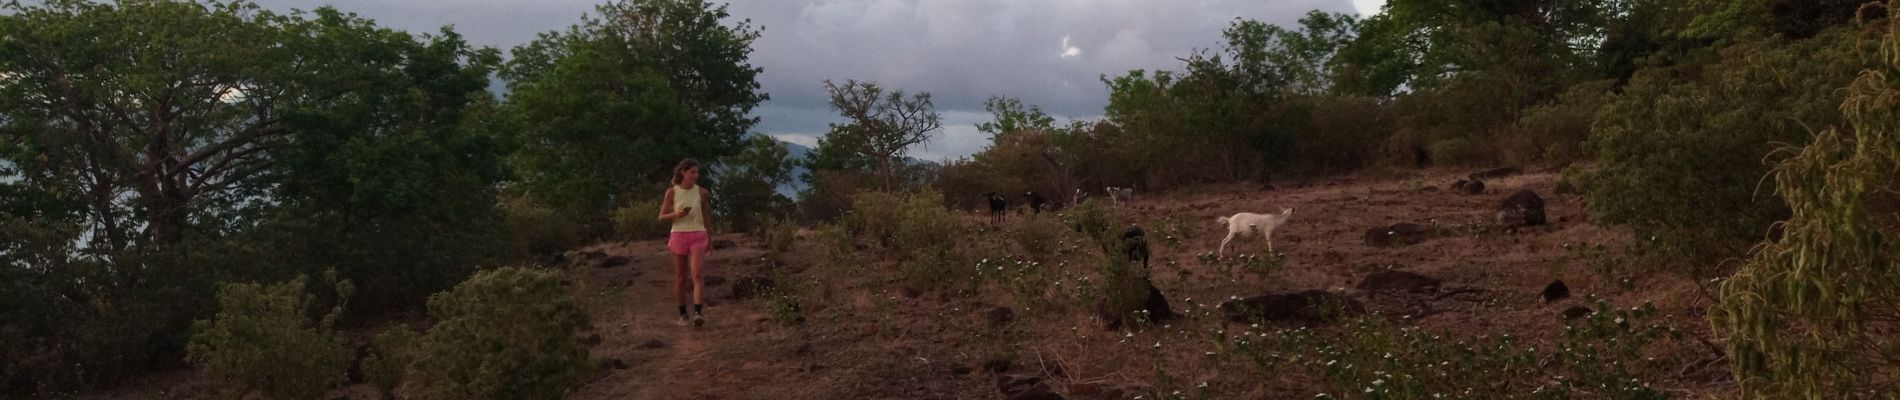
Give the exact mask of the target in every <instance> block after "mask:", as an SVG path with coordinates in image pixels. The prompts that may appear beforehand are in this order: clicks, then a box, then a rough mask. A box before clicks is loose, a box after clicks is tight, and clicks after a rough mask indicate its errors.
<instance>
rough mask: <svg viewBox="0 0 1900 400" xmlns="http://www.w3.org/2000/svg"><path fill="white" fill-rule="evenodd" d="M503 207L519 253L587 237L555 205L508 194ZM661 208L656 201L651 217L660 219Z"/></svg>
mask: <svg viewBox="0 0 1900 400" xmlns="http://www.w3.org/2000/svg"><path fill="white" fill-rule="evenodd" d="M500 208H501V213H502V217H503V221H504V225H505V226H506V227H507V228H508V231H509V233H510V234H511V239H512V240H510V241H511V242H514V244H515V246H516V248H517V251H516V253H517V254H555V253H559V252H562V251H566V250H567V249H571V248H574V246H578V245H580V244H581V243H582V242H584V241H585V240H586V237H585V235H586V233H585V232H586V231H585V230H583V229H581V228H579V227H578V226H577V223H576V222H574V221H572V220H571V219H570V218H568V217H564V216H562V215H561V214H559V213H557V212H555V211H554V209H553V208H549V207H547V206H543V205H540V204H536V203H535V201H534V199H532V198H530V197H528V196H524V195H519V194H509V195H505V196H503V198H502V200H501V207H500ZM659 209H660V206H659V205H658V204H653V208H652V210H653V212H654V214H655V215H653V216H652V217H654V218H658V213H659ZM629 210H631V207H629ZM656 221H657V219H656ZM656 223H657V222H656Z"/></svg>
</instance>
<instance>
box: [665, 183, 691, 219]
mask: <svg viewBox="0 0 1900 400" xmlns="http://www.w3.org/2000/svg"><path fill="white" fill-rule="evenodd" d="M685 215H686V211H673V188H672V187H668V188H666V199H665V200H661V201H660V222H673V220H674V219H678V218H679V217H682V216H685Z"/></svg>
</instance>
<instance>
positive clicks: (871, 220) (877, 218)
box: [841, 191, 904, 246]
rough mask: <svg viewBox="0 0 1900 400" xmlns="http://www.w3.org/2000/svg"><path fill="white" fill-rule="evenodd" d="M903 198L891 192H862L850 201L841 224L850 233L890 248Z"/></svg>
mask: <svg viewBox="0 0 1900 400" xmlns="http://www.w3.org/2000/svg"><path fill="white" fill-rule="evenodd" d="M903 207H904V196H903V195H901V194H899V193H892V192H876V191H873V192H862V193H858V194H857V196H855V197H853V198H852V199H851V211H849V212H847V213H846V214H845V216H844V218H843V220H842V221H841V222H843V223H844V225H845V226H847V227H850V228H851V231H852V233H856V234H858V235H862V236H863V237H868V238H871V240H872V242H873V243H877V245H879V246H890V245H891V244H892V243H891V240H892V239H893V238H892V237H891V235H892V233H894V232H895V231H896V230H897V222H898V217H900V216H902V215H903V214H904V210H903Z"/></svg>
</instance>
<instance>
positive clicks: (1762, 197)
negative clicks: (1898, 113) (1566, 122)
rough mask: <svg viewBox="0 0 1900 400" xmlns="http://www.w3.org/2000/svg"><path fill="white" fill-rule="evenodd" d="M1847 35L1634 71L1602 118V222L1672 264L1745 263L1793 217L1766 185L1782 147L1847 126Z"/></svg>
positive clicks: (1748, 47) (1597, 187) (1598, 195)
mask: <svg viewBox="0 0 1900 400" xmlns="http://www.w3.org/2000/svg"><path fill="white" fill-rule="evenodd" d="M1859 42H1860V41H1859V40H1856V39H1855V37H1854V36H1853V34H1852V32H1848V31H1845V30H1836V31H1831V32H1829V33H1827V34H1824V35H1822V36H1821V37H1819V38H1816V39H1813V40H1807V41H1799V42H1788V41H1783V40H1779V39H1769V40H1758V41H1752V42H1744V43H1740V44H1736V45H1733V46H1729V47H1727V48H1724V49H1721V51H1720V52H1719V54H1717V55H1715V56H1713V57H1714V59H1713V60H1709V61H1701V62H1689V63H1687V64H1685V65H1681V66H1675V67H1669V68H1660V69H1645V70H1642V71H1639V72H1638V73H1637V74H1636V76H1635V77H1634V78H1633V79H1631V81H1630V83H1629V85H1628V86H1627V87H1625V88H1624V91H1623V93H1622V94H1621V95H1618V96H1616V97H1615V98H1614V99H1612V100H1611V101H1610V102H1609V104H1608V105H1606V106H1605V107H1604V109H1603V110H1602V111H1601V112H1600V113H1599V114H1598V115H1597V119H1596V122H1595V123H1594V124H1593V125H1592V128H1591V130H1592V135H1591V137H1590V140H1589V142H1588V146H1589V149H1590V151H1591V152H1592V153H1594V155H1595V156H1596V158H1597V169H1596V170H1595V172H1594V173H1593V174H1591V175H1590V176H1587V177H1585V179H1583V180H1582V181H1581V182H1578V183H1580V184H1582V185H1583V189H1584V192H1586V193H1588V194H1589V196H1590V202H1589V206H1590V213H1591V215H1592V216H1593V217H1594V218H1595V219H1596V220H1598V221H1602V222H1605V223H1609V224H1621V225H1628V226H1630V227H1632V228H1635V230H1636V232H1637V233H1638V235H1639V238H1640V239H1642V240H1640V241H1639V243H1640V246H1639V249H1640V250H1642V251H1643V252H1644V253H1645V254H1647V255H1652V256H1661V257H1662V258H1663V259H1667V260H1679V261H1706V260H1711V259H1716V258H1722V257H1732V256H1740V255H1743V251H1744V250H1745V249H1747V248H1748V247H1749V246H1750V245H1752V244H1754V243H1755V242H1756V241H1759V240H1760V239H1761V238H1762V237H1763V235H1764V234H1765V233H1766V232H1767V227H1768V225H1769V224H1770V223H1772V222H1774V221H1777V220H1780V219H1782V218H1784V217H1786V216H1787V215H1788V209H1787V205H1786V204H1785V203H1784V202H1782V201H1781V200H1780V199H1778V198H1776V197H1775V196H1772V195H1771V193H1772V192H1771V191H1770V190H1768V189H1769V188H1768V187H1767V186H1765V181H1764V180H1763V177H1765V176H1767V174H1768V171H1769V164H1768V162H1772V160H1773V158H1774V157H1770V155H1771V153H1772V152H1773V150H1774V149H1775V148H1776V146H1779V145H1781V144H1796V145H1799V144H1803V143H1807V142H1808V141H1809V140H1810V139H1811V137H1812V132H1814V131H1815V130H1817V129H1821V128H1823V127H1827V126H1836V125H1840V123H1841V117H1840V111H1839V106H1840V104H1841V100H1842V99H1843V96H1844V95H1845V94H1844V92H1843V91H1841V90H1840V88H1841V87H1842V86H1845V85H1846V84H1847V83H1848V82H1850V81H1852V80H1853V78H1854V75H1855V73H1856V72H1857V71H1859V62H1858V61H1857V59H1858V58H1857V56H1856V55H1855V54H1854V51H1855V50H1854V48H1855V46H1856V45H1857V43H1859Z"/></svg>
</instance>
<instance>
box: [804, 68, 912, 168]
mask: <svg viewBox="0 0 1900 400" xmlns="http://www.w3.org/2000/svg"><path fill="white" fill-rule="evenodd" d="M825 91H826V92H828V93H830V95H831V108H832V110H836V111H838V113H839V114H840V115H843V116H844V117H845V118H848V119H850V122H846V123H845V124H843V125H839V124H832V125H831V133H830V134H828V135H826V139H827V140H826V141H825V142H823V143H820V146H819V147H821V148H824V147H837V149H835V150H842V151H843V152H846V153H850V154H855V155H857V156H860V157H863V158H864V159H867V161H869V162H870V163H871V164H873V165H875V166H876V168H877V170H876V172H877V175H878V177H879V183H880V185H882V187H883V188H884V189H885V190H892V189H896V188H897V183H898V179H897V176H898V170H897V168H896V166H897V165H898V164H899V163H902V162H903V157H904V154H905V153H906V152H908V151H909V150H910V147H911V146H915V145H918V144H921V143H924V142H927V141H929V140H930V134H931V132H934V131H936V130H937V129H938V128H941V127H942V126H943V118H942V117H941V116H939V115H938V114H937V112H936V111H935V110H933V109H932V106H931V103H930V93H917V94H914V95H911V96H910V97H908V98H906V97H905V96H904V91H902V90H897V91H892V92H890V93H888V94H887V93H885V92H884V88H883V87H880V86H878V85H877V83H876V82H858V81H856V80H846V81H845V84H844V85H843V86H839V85H837V84H834V83H832V82H831V81H830V80H826V81H825ZM827 144H829V145H831V146H826V145H827ZM832 151H834V149H825V150H823V151H821V152H832Z"/></svg>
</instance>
